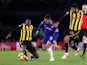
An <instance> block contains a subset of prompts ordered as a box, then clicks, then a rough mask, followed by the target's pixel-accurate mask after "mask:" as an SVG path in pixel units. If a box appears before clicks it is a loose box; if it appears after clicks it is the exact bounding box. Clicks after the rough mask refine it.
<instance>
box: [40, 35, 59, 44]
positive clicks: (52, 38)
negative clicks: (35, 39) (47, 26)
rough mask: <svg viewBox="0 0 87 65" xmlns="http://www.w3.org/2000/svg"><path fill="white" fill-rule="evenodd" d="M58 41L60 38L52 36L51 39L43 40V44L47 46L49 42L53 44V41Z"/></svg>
mask: <svg viewBox="0 0 87 65" xmlns="http://www.w3.org/2000/svg"><path fill="white" fill-rule="evenodd" d="M54 40H55V41H57V40H58V36H56V37H52V36H50V37H46V38H44V40H43V43H42V44H46V43H47V41H50V42H52V43H53V41H54Z"/></svg>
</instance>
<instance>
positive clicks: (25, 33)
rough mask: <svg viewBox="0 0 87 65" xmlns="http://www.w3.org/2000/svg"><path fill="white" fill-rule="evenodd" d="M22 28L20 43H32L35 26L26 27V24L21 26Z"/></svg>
mask: <svg viewBox="0 0 87 65" xmlns="http://www.w3.org/2000/svg"><path fill="white" fill-rule="evenodd" d="M19 27H21V29H20V30H21V32H20V41H31V40H32V31H33V25H26V24H25V23H23V24H21V25H19Z"/></svg>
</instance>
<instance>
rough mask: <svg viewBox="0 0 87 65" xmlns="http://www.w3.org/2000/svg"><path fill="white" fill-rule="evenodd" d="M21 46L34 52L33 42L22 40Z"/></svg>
mask: <svg viewBox="0 0 87 65" xmlns="http://www.w3.org/2000/svg"><path fill="white" fill-rule="evenodd" d="M21 46H24V48H26V49H27V50H28V51H29V52H30V53H32V54H33V53H35V52H36V49H35V47H34V46H33V44H32V43H31V41H24V42H23V43H22V44H21Z"/></svg>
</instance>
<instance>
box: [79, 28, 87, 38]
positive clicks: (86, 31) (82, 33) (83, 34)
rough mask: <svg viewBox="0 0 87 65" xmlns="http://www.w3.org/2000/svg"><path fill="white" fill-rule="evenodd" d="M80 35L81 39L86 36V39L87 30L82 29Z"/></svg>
mask: <svg viewBox="0 0 87 65" xmlns="http://www.w3.org/2000/svg"><path fill="white" fill-rule="evenodd" d="M80 35H81V36H82V37H83V36H86V37H87V29H82V30H81V32H80Z"/></svg>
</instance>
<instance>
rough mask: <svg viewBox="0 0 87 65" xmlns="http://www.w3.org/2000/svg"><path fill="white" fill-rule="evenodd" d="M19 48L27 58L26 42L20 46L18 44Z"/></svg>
mask: <svg viewBox="0 0 87 65" xmlns="http://www.w3.org/2000/svg"><path fill="white" fill-rule="evenodd" d="M20 47H21V48H22V52H23V53H24V54H25V55H26V56H27V52H26V42H23V43H22V44H20Z"/></svg>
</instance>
